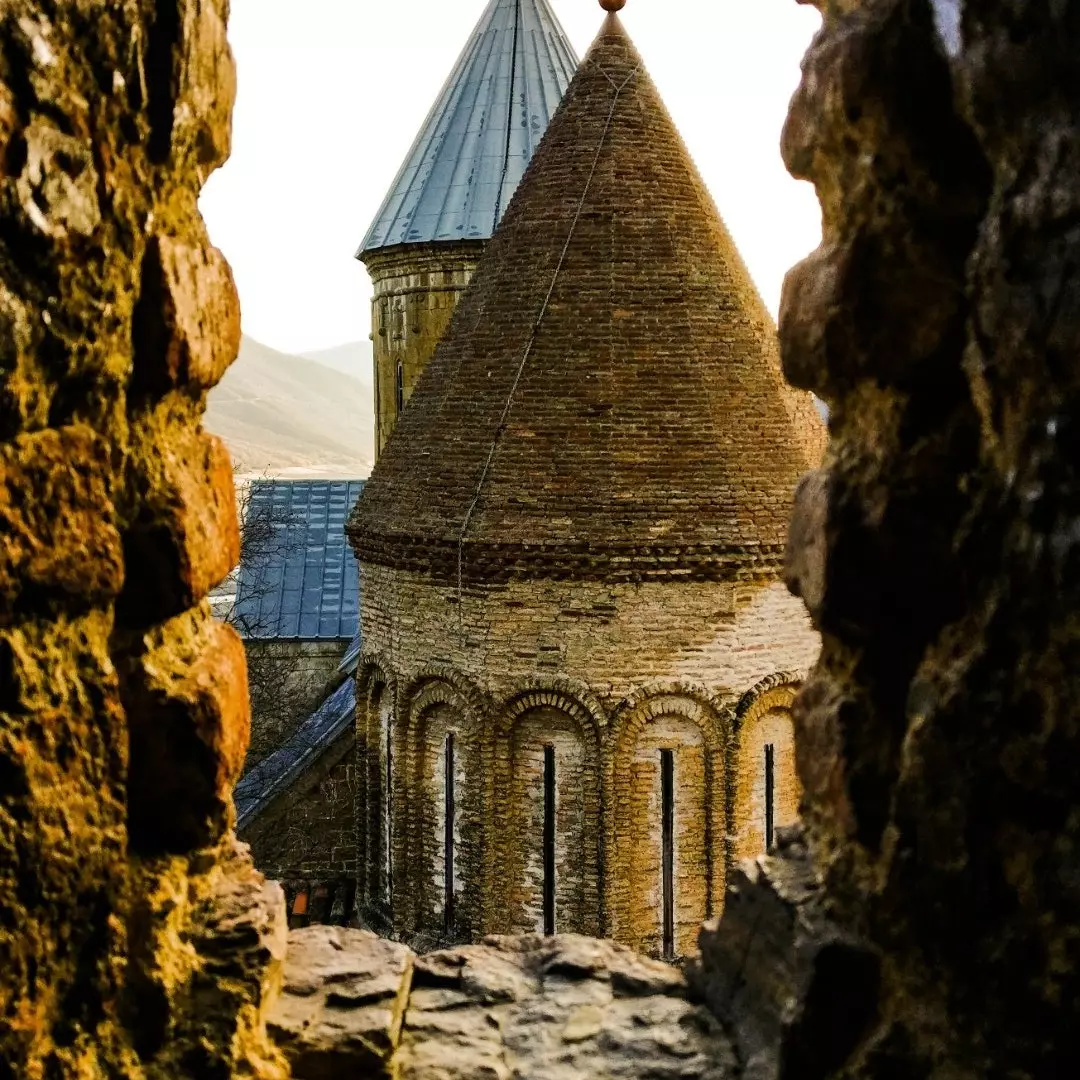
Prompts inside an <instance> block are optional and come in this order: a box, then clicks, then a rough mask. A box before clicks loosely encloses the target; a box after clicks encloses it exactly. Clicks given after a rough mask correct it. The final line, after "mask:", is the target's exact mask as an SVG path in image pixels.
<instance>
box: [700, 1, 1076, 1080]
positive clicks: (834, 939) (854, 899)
mask: <svg viewBox="0 0 1080 1080" xmlns="http://www.w3.org/2000/svg"><path fill="white" fill-rule="evenodd" d="M818 6H819V7H820V8H821V9H822V11H823V14H824V28H823V30H822V32H821V33H820V34H819V35H818V37H817V39H816V40H815V42H814V45H813V47H812V48H811V50H810V52H809V53H808V55H807V58H806V61H805V65H804V67H805V74H804V78H803V82H802V86H801V87H800V90H799V92H798V93H797V94H796V96H795V99H794V101H793V103H792V108H791V115H790V118H789V121H788V125H787V129H786V132H785V136H784V153H785V157H786V160H787V162H788V164H789V167H790V168H791V169H792V171H793V172H794V173H795V174H796V175H798V176H802V177H806V178H809V179H811V180H813V181H814V183H815V184H816V186H817V189H818V193H819V196H820V199H821V204H822V211H823V219H824V241H823V244H822V246H821V248H820V249H819V250H818V251H817V252H816V253H815V254H814V255H813V256H812V257H811V258H810V259H809V260H808V261H807V262H805V263H803V264H802V265H801V266H799V267H798V268H796V269H795V270H794V271H793V272H792V274H791V275H790V276H789V278H788V282H787V286H786V289H785V296H784V302H783V310H782V317H781V338H782V345H783V354H784V363H785V370H786V371H787V373H788V375H789V377H790V378H791V379H792V381H794V382H795V383H796V384H798V385H800V386H803V387H806V388H808V389H813V390H814V391H816V392H817V393H819V394H820V395H821V396H822V397H823V398H824V399H825V400H826V401H827V402H828V404H829V407H830V412H831V430H832V443H831V449H830V454H829V456H828V459H827V462H826V466H825V470H824V472H823V473H822V474H820V475H819V476H818V477H816V478H815V479H814V480H813V481H811V482H810V483H808V484H807V485H806V486H805V487H804V489H803V491H802V493H801V496H800V498H799V500H798V506H797V509H796V515H795V522H794V527H793V541H794V542H793V545H792V551H791V557H790V570H789V574H790V578H791V581H792V583H793V585H794V586H795V588H797V589H798V590H799V592H800V593H801V594H802V596H803V597H804V599H805V600H806V602H807V606H808V608H809V610H810V611H811V613H812V614H813V616H814V619H815V622H816V624H817V625H818V626H819V627H820V629H821V630H822V637H823V642H824V645H823V651H822V656H821V660H820V662H819V664H818V665H817V667H816V669H815V670H814V672H813V673H812V674H811V676H810V677H809V679H808V681H807V684H806V687H805V689H804V691H803V693H802V695H801V697H800V700H799V702H798V703H797V706H796V709H795V719H796V736H797V751H798V754H797V756H798V769H799V774H800V776H801V778H802V780H803V782H804V784H805V786H806V799H805V802H804V809H805V818H806V826H807V838H808V841H809V852H807V851H805V850H804V849H803V848H802V846H801V845H800V844H799V843H798V842H797V841H795V840H790V841H785V843H784V845H783V846H782V849H781V851H780V852H779V853H778V857H777V858H775V859H767V860H763V861H761V862H760V863H759V865H758V866H757V867H755V868H754V870H753V871H752V873H751V876H750V880H748V881H743V882H741V883H740V884H739V885H738V888H737V891H736V893H735V894H734V895H733V896H731V897H729V902H728V905H727V907H726V909H725V917H724V919H723V920H722V922H721V924H720V926H719V928H718V929H717V931H716V932H715V933H714V934H709V935H707V936H706V939H705V948H704V954H705V961H706V966H707V967H708V969H709V970H710V972H711V973H712V974H711V978H712V982H711V986H712V994H713V1001H714V1002H715V1003H716V1006H717V1007H718V1008H720V1009H722V1010H723V1011H724V1012H725V1014H726V1018H727V1022H728V1024H729V1028H728V1029H729V1030H731V1031H733V1032H734V1033H735V1034H736V1041H737V1042H738V1043H739V1046H738V1052H739V1055H740V1057H741V1058H742V1059H743V1060H744V1061H746V1062H747V1063H748V1066H747V1067H748V1068H749V1067H750V1064H749V1063H753V1068H754V1071H755V1075H759V1076H781V1077H791V1078H796V1077H798V1078H799V1080H805V1078H806V1077H826V1076H830V1077H861V1078H874V1080H884V1078H886V1077H899V1076H903V1077H915V1076H918V1077H950V1078H956V1080H960V1078H965V1080H966V1078H970V1080H975V1078H988V1077H989V1078H996V1077H1003V1078H1004V1077H1015V1078H1034V1077H1051V1076H1058V1075H1066V1074H1067V1073H1069V1072H1071V1071H1072V1070H1073V1069H1074V1063H1075V1061H1076V1060H1077V1055H1078V1053H1080V952H1078V947H1077V940H1078V939H1077V926H1078V925H1080V893H1078V888H1077V873H1076V868H1077V853H1078V851H1080V819H1078V814H1077V805H1078V801H1077V787H1076V776H1077V769H1078V766H1080V722H1078V715H1080V714H1078V712H1077V709H1076V700H1077V697H1078V691H1080V685H1078V680H1080V675H1078V672H1080V668H1078V666H1077V659H1078V656H1080V648H1078V644H1080V621H1078V618H1077V612H1078V611H1080V560H1078V554H1077V552H1078V549H1077V540H1078V532H1077V526H1076V523H1077V520H1078V514H1080V478H1078V476H1077V462H1078V461H1080V454H1078V445H1077V433H1078V431H1080V380H1078V370H1080V369H1078V367H1077V364H1076V358H1077V355H1078V354H1080V187H1078V185H1077V182H1076V178H1077V175H1078V174H1080V92H1078V91H1080V3H1076V2H1075V0H1063V2H1061V3H1043V2H1036V0H1014V2H1008V3H1006V2H1003V0H963V2H956V0H952V2H950V0H934V2H933V3H929V2H927V0H867V2H863V3H852V2H843V3H841V2H837V3H820V4H819V5H818Z"/></svg>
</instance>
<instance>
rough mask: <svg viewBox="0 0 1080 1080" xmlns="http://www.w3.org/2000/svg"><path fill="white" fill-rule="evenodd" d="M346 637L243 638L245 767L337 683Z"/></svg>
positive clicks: (289, 730) (283, 738)
mask: <svg viewBox="0 0 1080 1080" xmlns="http://www.w3.org/2000/svg"><path fill="white" fill-rule="evenodd" d="M347 648H348V642H347V641H258V640H250V639H249V640H247V641H245V642H244V650H245V652H246V654H247V661H248V673H249V685H250V688H251V693H250V698H251V742H250V745H249V747H248V756H247V761H246V762H245V765H244V768H245V770H246V769H250V768H252V767H253V766H254V765H257V764H258V763H259V762H260V761H262V759H263V758H265V757H266V756H267V755H269V754H272V753H273V752H274V751H275V750H277V749H278V748H279V747H280V746H281V745H282V744H283V743H284V742H286V741H287V740H288V739H289V738H290V736H292V734H293V733H294V732H295V731H296V729H297V727H299V726H300V724H302V723H303V722H304V721H305V720H306V719H307V718H308V717H309V716H310V715H311V714H312V713H313V712H314V711H315V710H316V709H317V708H318V707H319V705H321V704H322V702H323V701H324V700H325V699H326V696H327V694H328V693H329V692H330V691H331V690H332V689H333V688H334V687H335V685H337V684H340V682H341V675H340V674H339V671H338V669H339V665H340V664H341V660H342V658H343V657H344V656H345V650H346V649H347Z"/></svg>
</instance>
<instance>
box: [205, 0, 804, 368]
mask: <svg viewBox="0 0 1080 1080" xmlns="http://www.w3.org/2000/svg"><path fill="white" fill-rule="evenodd" d="M550 2H551V4H552V7H553V8H554V10H555V13H556V15H558V17H559V19H560V20H561V21H562V24H563V26H564V27H565V29H566V32H567V34H568V35H569V37H570V40H571V42H572V43H573V45H574V47H575V49H576V50H577V51H578V54H579V55H581V56H584V54H585V52H586V50H587V49H588V46H589V44H590V42H591V41H592V39H593V37H594V36H595V34H596V32H597V30H598V29H599V27H600V24H601V22H602V16H603V12H602V11H601V10H600V6H599V4H598V2H597V0H550ZM486 5H487V0H300V2H297V0H232V17H231V20H230V38H231V40H232V45H233V50H234V52H235V54H236V63H237V72H238V79H239V90H238V94H237V102H236V113H235V119H234V130H233V153H232V158H231V159H230V161H229V162H228V163H227V164H226V165H225V166H224V167H223V168H222V169H220V170H219V171H218V172H217V173H216V174H215V175H214V176H212V177H211V178H210V180H209V182H208V184H207V186H206V190H205V191H204V193H203V197H202V203H201V205H202V209H203V212H204V214H205V216H206V220H207V222H208V225H209V228H210V235H211V237H212V238H213V240H214V242H215V243H216V244H217V245H218V246H219V247H220V248H222V250H223V251H224V252H225V254H226V256H227V257H228V258H229V260H230V261H231V263H232V266H233V270H234V272H235V274H236V280H237V285H238V287H239V290H240V299H241V303H242V307H243V323H244V330H245V332H246V333H248V334H250V335H251V336H252V337H255V338H257V339H258V340H260V341H262V342H263V343H264V344H267V345H270V346H272V347H273V348H276V349H280V350H282V351H284V352H300V351H307V350H312V349H321V348H329V347H331V346H334V345H340V344H343V343H345V342H349V341H356V340H358V339H360V338H366V337H367V336H368V332H369V329H370V307H369V305H370V291H371V290H370V284H369V281H368V277H367V274H366V272H365V270H364V267H363V264H361V263H360V262H358V261H357V260H355V259H354V258H353V254H354V252H355V250H356V248H357V246H358V244H359V243H360V241H361V240H362V239H363V236H364V233H365V232H366V231H367V228H368V225H369V224H370V223H371V219H372V218H373V217H374V215H375V213H376V211H377V210H378V208H379V205H380V204H381V202H382V200H383V197H384V196H385V194H386V192H387V190H388V189H389V187H390V184H391V183H392V181H393V179H394V176H395V174H396V173H397V170H398V167H399V166H400V165H401V162H402V159H403V158H404V156H405V154H406V153H407V151H408V149H409V147H410V145H411V144H412V141H413V139H414V138H415V136H416V133H417V131H418V130H419V128H420V125H421V124H422V122H423V120H424V117H425V116H426V115H427V112H428V109H429V108H430V107H431V105H432V103H433V102H434V100H435V97H436V95H437V94H438V92H439V88H440V87H441V86H442V83H443V81H444V80H445V78H446V76H447V75H448V74H449V72H450V69H451V68H452V66H453V63H454V60H455V59H456V58H457V55H458V53H459V52H460V51H461V49H462V48H463V47H464V45H465V42H466V40H467V38H468V36H469V33H470V32H471V30H472V28H473V26H474V25H475V23H476V21H477V19H478V18H479V17H480V14H481V12H482V11H483V10H484V8H485V7H486ZM621 17H622V18H623V21H624V22H625V24H626V27H627V29H628V31H629V32H630V34H631V36H632V37H633V38H634V41H635V43H636V45H637V47H638V50H639V51H640V52H641V54H642V56H643V58H644V60H645V65H646V67H647V68H648V69H649V72H650V74H651V75H652V78H653V80H654V81H655V83H656V85H657V87H658V88H659V90H660V93H661V95H662V96H663V97H664V100H665V102H666V103H667V106H668V109H669V111H670V112H671V114H672V116H673V117H674V119H675V122H676V123H677V124H678V126H679V129H680V131H681V132H682V135H683V138H684V139H685V141H686V143H687V145H688V146H689V148H690V152H691V154H692V155H693V156H694V159H695V161H696V162H697V165H698V168H699V169H700V170H701V172H702V174H703V176H704V178H705V181H706V183H707V184H708V186H709V188H710V190H711V191H712V194H713V197H714V198H715V200H716V202H717V205H718V206H719V208H720V213H721V214H722V215H723V217H724V219H725V221H726V222H727V225H728V227H729V228H730V230H731V232H732V234H733V235H734V237H735V241H736V243H737V244H738V245H739V248H740V250H741V251H742V254H743V257H744V258H745V260H746V262H747V264H748V265H749V267H750V272H751V273H752V274H753V276H754V280H755V281H756V282H757V285H758V288H759V289H760V290H761V293H762V295H763V296H764V298H765V301H766V303H767V304H768V305H769V307H770V309H771V310H772V311H773V313H774V314H775V312H776V308H777V305H778V303H779V299H780V287H781V285H782V283H783V278H784V274H785V272H786V271H787V269H788V268H789V267H790V266H791V265H792V264H793V263H795V262H797V261H798V260H799V259H800V258H802V257H803V256H804V255H805V254H806V253H807V252H809V251H810V250H812V249H813V248H814V247H815V246H816V245H817V243H818V240H819V239H820V215H819V212H818V205H817V200H816V198H815V196H814V192H813V189H812V188H811V187H810V186H809V185H808V184H805V183H796V182H795V181H794V180H792V179H791V178H790V177H789V176H788V174H787V172H786V171H785V169H784V166H783V162H782V161H781V159H780V151H779V140H780V131H781V128H782V126H783V123H784V117H785V115H786V113H787V106H788V102H789V100H790V98H791V95H792V93H793V92H794V90H795V87H796V86H797V85H798V81H799V62H800V60H801V58H802V54H803V53H804V51H805V50H806V46H807V45H808V44H809V42H810V39H811V37H812V36H813V34H814V31H815V30H816V28H817V26H818V25H819V16H818V14H817V12H816V11H815V10H814V9H813V8H811V7H810V6H808V5H800V4H798V3H797V2H796V0H750V2H748V0H627V5H626V8H625V10H624V11H623V13H622V16H621Z"/></svg>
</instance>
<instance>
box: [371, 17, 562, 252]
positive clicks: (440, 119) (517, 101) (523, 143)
mask: <svg viewBox="0 0 1080 1080" xmlns="http://www.w3.org/2000/svg"><path fill="white" fill-rule="evenodd" d="M577 65H578V59H577V55H576V54H575V52H574V49H573V46H572V45H571V44H570V42H569V40H568V39H567V37H566V33H565V32H564V30H563V28H562V26H561V25H560V24H559V20H558V19H557V18H556V16H555V13H554V12H553V11H552V10H551V7H550V5H549V4H548V0H491V2H490V3H489V4H488V6H487V9H486V10H485V11H484V14H483V15H482V16H481V18H480V21H479V23H477V25H476V29H475V30H473V33H472V36H471V37H470V39H469V42H468V44H467V45H466V46H465V49H464V51H463V52H462V53H461V56H460V57H458V61H457V63H456V64H455V66H454V69H453V71H452V72H451V73H450V77H449V79H447V81H446V83H445V85H444V86H443V88H442V91H441V92H440V94H439V97H438V98H437V99H436V101H435V105H434V107H433V108H432V110H431V112H430V113H429V114H428V117H427V120H426V121H425V122H424V125H423V127H422V128H421V129H420V134H419V135H418V136H417V138H416V142H414V143H413V146H412V149H411V150H410V151H409V153H408V156H407V157H406V158H405V162H404V164H403V165H402V167H401V171H400V172H399V173H398V175H397V178H396V179H395V181H394V183H393V185H392V186H391V188H390V192H389V194H388V195H387V197H386V201H385V202H384V203H383V205H382V207H381V208H380V210H379V212H378V214H377V215H376V216H375V220H374V222H373V223H372V225H371V228H370V229H369V230H368V234H367V236H365V237H364V241H363V243H362V244H361V245H360V250H359V251H358V252H357V255H358V256H362V255H364V254H367V253H368V252H371V251H376V250H378V249H379V248H384V247H392V246H394V245H397V244H421V243H431V242H440V241H452V240H487V239H488V238H490V236H491V235H492V233H493V232H494V231H495V226H496V225H498V223H499V219H500V218H501V217H502V214H503V212H504V211H505V210H506V207H507V205H508V204H509V202H510V197H511V196H512V195H513V193H514V192H515V190H517V186H518V184H519V183H520V181H521V178H522V176H523V175H524V173H525V167H526V165H528V163H529V159H530V158H531V157H532V155H533V151H534V150H535V149H536V147H537V146H538V145H539V143H540V139H541V138H542V137H543V135H544V132H545V131H546V130H547V126H548V122H549V121H550V120H551V117H552V115H553V114H554V112H555V110H556V108H557V107H558V105H559V102H560V101H562V96H563V94H564V93H565V91H566V88H567V86H568V85H569V84H570V80H571V78H572V77H573V75H574V72H575V71H576V70H577Z"/></svg>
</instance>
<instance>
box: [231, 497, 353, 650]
mask: <svg viewBox="0 0 1080 1080" xmlns="http://www.w3.org/2000/svg"><path fill="white" fill-rule="evenodd" d="M363 486H364V481H363V480H258V481H255V482H254V483H253V484H252V485H251V490H250V494H249V498H248V503H247V507H246V509H245V513H244V542H243V551H242V554H241V558H240V574H239V580H238V583H237V589H236V607H235V609H234V611H233V614H232V617H231V618H230V622H232V623H233V625H235V626H236V628H237V629H238V630H239V631H240V633H241V634H243V636H244V637H246V638H254V639H258V640H274V639H287V640H300V641H325V640H346V641H349V640H351V639H352V638H353V637H354V636H355V635H356V633H357V631H358V629H359V592H360V584H359V573H358V568H357V564H356V558H355V557H354V555H353V553H352V549H351V548H350V547H349V545H348V542H347V541H346V539H345V519H346V518H347V517H348V515H349V511H350V510H352V508H353V506H354V505H355V504H356V500H357V499H358V498H359V497H360V492H361V490H362V489H363Z"/></svg>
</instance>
